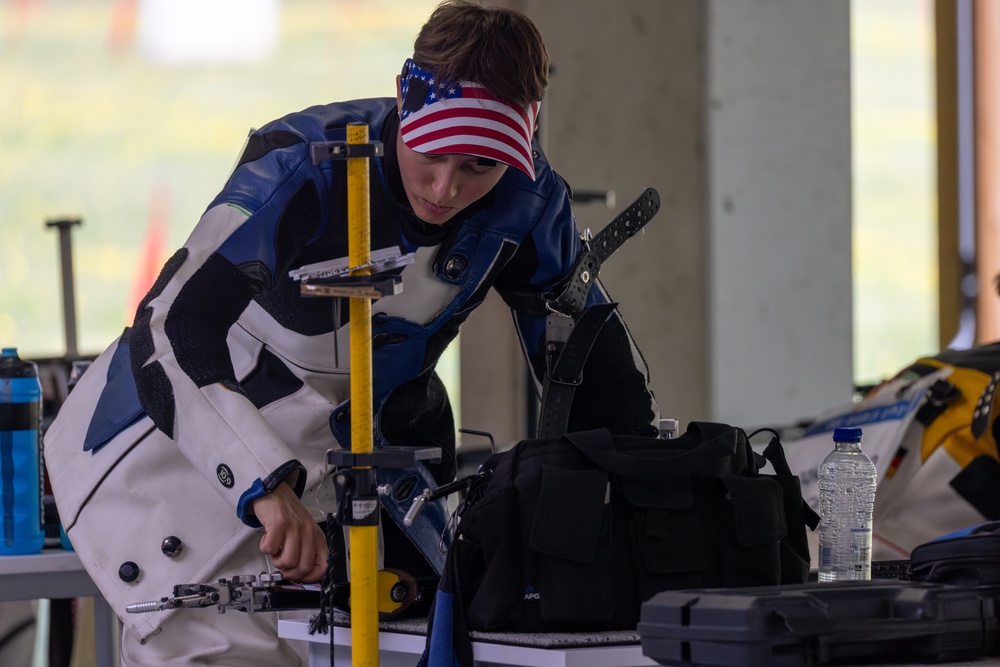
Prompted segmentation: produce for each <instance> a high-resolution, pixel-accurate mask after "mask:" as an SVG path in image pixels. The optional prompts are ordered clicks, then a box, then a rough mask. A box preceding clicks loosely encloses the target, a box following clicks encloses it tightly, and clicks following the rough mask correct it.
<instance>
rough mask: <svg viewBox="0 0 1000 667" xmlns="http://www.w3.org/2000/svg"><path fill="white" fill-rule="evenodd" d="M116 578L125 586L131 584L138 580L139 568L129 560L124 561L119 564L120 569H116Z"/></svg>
mask: <svg viewBox="0 0 1000 667" xmlns="http://www.w3.org/2000/svg"><path fill="white" fill-rule="evenodd" d="M118 578H119V579H121V580H122V581H124V582H125V583H126V584H131V583H132V582H133V581H135V580H136V579H138V578H139V566H138V565H136V564H135V563H133V562H132V561H130V560H128V561H125V562H124V563H122V564H121V567H119V568H118Z"/></svg>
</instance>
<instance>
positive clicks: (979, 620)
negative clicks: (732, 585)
mask: <svg viewBox="0 0 1000 667" xmlns="http://www.w3.org/2000/svg"><path fill="white" fill-rule="evenodd" d="M638 632H639V636H640V640H641V643H642V652H643V654H645V655H646V656H648V657H649V658H651V659H652V660H655V661H656V662H658V663H660V664H662V665H685V666H687V665H691V666H699V667H701V666H704V667H709V666H712V667H715V666H720V667H721V666H728V665H732V666H737V665H739V666H749V665H768V666H774V667H784V666H790V667H793V666H799V665H803V666H813V665H845V664H860V663H869V664H871V663H894V662H945V661H955V660H970V659H974V658H978V657H981V656H984V655H993V654H995V653H996V652H997V649H998V622H997V615H996V612H995V609H994V591H993V590H991V589H983V588H980V589H970V588H963V587H957V586H948V585H942V584H927V583H916V582H903V581H887V582H870V581H858V582H845V583H823V584H820V583H812V584H802V585H794V586H769V587H761V588H742V589H702V590H683V591H667V592H664V593H659V594H657V595H655V596H653V597H652V598H651V599H650V600H649V601H647V602H646V603H644V604H643V606H642V616H641V620H640V623H639V626H638Z"/></svg>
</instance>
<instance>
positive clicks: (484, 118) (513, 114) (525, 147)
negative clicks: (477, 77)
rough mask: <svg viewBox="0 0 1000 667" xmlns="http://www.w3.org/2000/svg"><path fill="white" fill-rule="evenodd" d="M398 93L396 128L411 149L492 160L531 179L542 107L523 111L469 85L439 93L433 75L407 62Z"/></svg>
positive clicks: (451, 86)
mask: <svg viewBox="0 0 1000 667" xmlns="http://www.w3.org/2000/svg"><path fill="white" fill-rule="evenodd" d="M411 88H412V90H411ZM425 91H426V94H422V93H424V92H425ZM400 92H401V93H402V99H403V108H402V110H401V112H400V122H399V129H400V132H401V134H402V138H403V143H404V144H406V146H407V147H408V148H410V150H413V151H416V152H418V153H426V154H431V155H444V154H449V153H461V154H463V155H474V156H476V157H481V158H485V159H487V160H496V161H497V162H502V163H504V164H507V165H510V166H512V167H515V168H517V169H520V170H521V171H523V172H524V173H525V174H527V175H528V177H529V178H530V179H531V180H535V167H534V162H533V160H532V156H531V137H532V135H534V133H535V119H536V118H537V117H538V107H539V105H540V104H541V103H540V102H532V103H531V104H530V105H528V106H526V107H520V106H515V105H510V104H506V103H504V102H502V101H500V100H498V99H497V98H496V97H494V96H493V95H492V94H491V93H490V92H489V91H488V90H486V89H485V88H483V87H482V86H480V85H479V84H477V83H472V82H469V81H462V82H459V83H455V84H451V85H449V86H448V87H447V88H446V89H444V90H439V89H438V88H437V86H436V85H435V82H434V75H433V74H431V73H430V72H429V71H427V70H425V69H422V68H421V67H419V66H418V65H417V64H416V63H414V62H413V60H409V59H408V60H407V61H406V66H405V68H404V74H403V76H402V79H401V82H400ZM421 98H422V99H421Z"/></svg>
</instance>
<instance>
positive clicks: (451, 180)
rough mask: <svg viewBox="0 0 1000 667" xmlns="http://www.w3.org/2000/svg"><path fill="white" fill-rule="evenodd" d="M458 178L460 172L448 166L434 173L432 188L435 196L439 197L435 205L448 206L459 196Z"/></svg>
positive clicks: (443, 166)
mask: <svg viewBox="0 0 1000 667" xmlns="http://www.w3.org/2000/svg"><path fill="white" fill-rule="evenodd" d="M458 176H459V174H458V170H456V169H455V168H454V167H453V166H451V165H447V164H445V165H441V168H440V169H438V170H437V171H436V172H435V173H434V183H433V185H432V186H431V187H432V189H433V191H434V196H435V197H437V201H436V202H434V203H435V204H440V205H444V204H447V203H448V202H449V201H451V200H452V199H453V198H454V197H455V195H457V194H458Z"/></svg>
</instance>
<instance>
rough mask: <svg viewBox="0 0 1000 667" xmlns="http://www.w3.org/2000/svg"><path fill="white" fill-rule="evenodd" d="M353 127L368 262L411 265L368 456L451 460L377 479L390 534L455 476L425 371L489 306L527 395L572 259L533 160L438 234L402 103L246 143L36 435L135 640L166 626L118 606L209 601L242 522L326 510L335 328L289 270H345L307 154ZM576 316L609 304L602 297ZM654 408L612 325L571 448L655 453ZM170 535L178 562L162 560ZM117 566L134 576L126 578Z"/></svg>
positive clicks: (336, 394) (387, 324) (384, 338)
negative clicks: (399, 157)
mask: <svg viewBox="0 0 1000 667" xmlns="http://www.w3.org/2000/svg"><path fill="white" fill-rule="evenodd" d="M349 122H363V123H367V124H368V125H369V127H370V136H371V138H372V139H373V140H381V141H383V142H384V146H385V150H386V155H385V157H383V158H378V159H372V160H370V176H371V201H370V207H371V219H372V230H371V238H372V248H373V249H378V248H385V247H391V246H398V247H399V248H400V249H401V250H402V251H403V252H408V253H409V252H412V253H415V254H414V261H413V263H412V264H409V265H407V266H405V267H404V268H402V269H401V271H402V283H403V290H402V293H400V294H398V295H394V296H389V297H386V298H382V299H379V300H377V301H375V302H374V303H373V307H372V314H373V316H372V355H373V401H374V408H375V444H376V446H381V445H384V444H386V443H390V444H393V445H412V446H421V447H423V446H440V447H442V448H443V449H444V454H445V455H444V459H443V462H442V464H441V465H439V466H437V467H436V468H430V469H428V467H426V466H424V465H422V464H421V465H418V466H416V467H415V468H412V469H397V470H390V469H382V468H380V469H379V470H378V473H379V481H380V482H381V483H385V484H388V485H389V487H390V490H391V493H390V495H389V496H387V497H385V498H383V505H384V506H385V509H386V511H387V512H388V513H389V514H390V515H391V516H392V518H393V519H394V520H395V521H397V522H401V520H402V516H403V515H404V514H405V512H406V511H407V509H408V508H409V506H410V503H411V501H412V499H413V497H414V495H415V494H416V493H419V492H420V491H421V490H422V489H424V488H426V487H427V486H433V485H434V484H435V483H440V482H443V481H447V480H448V479H449V478H450V477H451V476H452V475H453V474H454V464H453V461H454V435H453V434H454V422H453V419H452V416H451V409H450V407H449V404H448V400H447V395H446V392H445V391H444V388H443V385H442V383H441V382H440V380H438V379H437V377H436V375H435V374H434V366H435V363H436V362H437V360H438V358H439V357H440V355H441V353H442V352H443V351H444V349H445V348H446V346H447V345H448V343H449V342H450V341H451V340H452V339H454V337H455V336H456V335H457V334H458V331H459V326H460V325H461V323H462V322H463V321H464V320H465V319H466V318H467V317H468V316H469V314H470V313H471V312H472V311H473V310H474V309H475V308H476V307H477V306H478V305H479V304H480V303H481V302H482V301H483V299H484V298H485V297H486V295H487V293H488V291H489V289H490V288H491V287H492V288H494V289H496V290H497V291H498V292H499V293H500V295H501V296H502V297H503V298H504V299H505V301H506V302H507V303H508V304H509V305H510V306H511V308H512V311H513V317H514V324H515V326H516V328H517V332H518V335H519V337H520V340H521V344H522V347H523V350H524V353H525V356H526V359H527V361H528V363H529V365H530V367H531V369H532V371H533V373H534V374H535V376H536V379H537V380H538V381H539V382H540V381H541V377H542V376H541V373H542V372H543V343H544V329H545V323H544V320H545V315H546V314H547V313H546V311H545V309H544V307H543V305H542V300H541V295H542V294H543V293H544V292H545V291H546V290H548V289H550V288H552V287H553V286H554V285H556V284H557V283H558V282H559V281H560V279H561V278H563V277H564V276H565V275H567V273H568V272H569V271H570V269H571V268H572V267H573V264H574V261H575V260H576V257H577V255H578V254H579V253H580V250H581V242H580V238H579V231H578V229H577V226H576V222H575V220H574V217H573V214H572V212H571V208H570V193H569V191H568V188H567V187H566V185H565V183H564V181H563V180H562V179H561V178H560V177H559V176H558V175H557V174H556V173H555V172H553V171H552V170H551V169H550V168H549V165H548V163H547V162H546V161H545V158H544V157H543V156H542V154H541V151H540V150H538V148H537V146H536V150H535V171H536V174H537V178H536V180H535V181H531V180H530V179H529V178H527V177H526V176H525V175H524V174H523V173H521V172H520V171H519V170H516V169H508V170H507V171H506V173H505V174H504V175H503V177H502V178H501V180H500V182H499V183H498V185H497V186H496V188H495V189H494V190H493V191H491V192H490V193H489V194H488V195H487V196H486V197H484V198H483V199H482V200H480V201H479V202H477V203H475V204H473V205H472V206H470V207H469V208H468V209H466V210H465V211H463V212H461V213H460V214H459V215H458V216H456V219H455V220H452V221H449V222H448V223H447V224H446V225H444V226H443V227H437V228H435V227H432V226H430V225H424V224H423V223H421V222H420V221H419V220H417V219H416V218H415V216H414V215H413V213H412V211H411V210H410V209H409V207H408V206H407V205H406V203H405V202H406V199H405V195H403V194H402V190H401V186H400V184H399V180H398V179H399V177H398V167H397V166H396V163H395V158H394V152H395V133H396V131H397V130H396V128H397V127H398V119H397V116H396V110H395V100H394V99H388V98H387V99H374V100H361V101H355V102H347V103H337V104H330V105H324V106H316V107H311V108H309V109H306V110H304V111H302V112H299V113H294V114H291V115H288V116H286V117H284V118H281V119H279V120H277V121H274V122H272V123H269V124H268V125H266V126H264V127H263V128H261V129H259V130H256V131H254V132H252V133H251V135H250V137H249V139H248V142H247V145H246V147H245V148H244V150H243V153H242V155H241V157H240V159H239V161H238V163H237V166H236V167H235V169H234V171H233V173H232V174H231V176H230V177H229V179H228V182H227V183H226V185H225V187H224V188H223V189H222V191H221V192H220V193H219V195H218V196H217V197H216V198H215V200H214V201H212V202H211V204H210V205H209V206H208V208H207V210H206V211H205V213H204V214H203V216H202V218H201V220H200V221H199V222H198V224H197V225H196V226H195V228H194V230H193V232H192V233H191V235H190V237H189V238H188V240H187V241H186V242H185V244H184V246H183V247H182V248H181V249H180V250H178V251H177V253H176V254H174V255H173V256H172V257H171V258H170V260H169V261H168V262H167V263H166V265H165V266H164V268H163V270H162V272H161V274H160V276H159V278H158V279H157V281H156V283H155V284H154V286H153V287H152V289H151V290H150V292H149V293H148V295H147V296H146V297H145V299H144V300H143V301H142V303H141V304H140V306H139V308H138V311H137V314H136V317H135V321H134V323H133V326H132V327H131V328H130V329H127V330H126V332H125V333H124V334H123V335H122V336H121V337H120V338H119V339H118V340H116V341H115V342H114V343H113V344H112V345H111V346H110V347H109V348H108V349H107V350H106V351H105V352H104V353H103V354H102V355H100V357H99V358H98V359H97V360H96V361H95V362H94V364H93V365H92V366H91V367H90V368H89V369H88V370H87V372H86V373H85V374H84V376H83V378H82V379H81V380H80V382H79V383H78V384H77V386H76V387H75V389H74V390H73V392H72V393H71V394H70V396H69V398H68V400H67V402H66V403H65V404H64V405H63V406H62V408H61V410H60V412H59V414H58V416H57V418H56V419H55V421H54V423H53V425H52V426H51V428H50V429H49V430H48V432H47V434H46V436H45V452H46V462H47V465H48V470H49V474H50V478H51V482H52V487H53V491H54V494H55V497H56V502H57V505H58V508H59V511H60V515H61V517H62V521H63V525H64V526H65V527H66V529H67V534H68V535H69V538H70V540H71V541H72V542H73V544H74V547H75V548H76V550H77V552H78V554H79V556H80V559H81V561H82V562H83V564H84V565H85V567H86V568H87V570H88V572H89V573H90V574H91V576H92V577H93V578H94V580H95V581H96V583H97V585H98V586H99V587H100V589H101V591H102V592H103V593H104V595H105V597H106V598H107V599H108V601H109V602H110V604H111V605H112V607H113V608H114V609H115V611H116V612H117V613H118V614H119V616H120V617H121V618H122V621H123V622H124V623H125V624H126V625H127V626H128V628H129V629H130V630H131V631H133V632H135V633H136V634H137V635H138V636H139V637H140V639H142V638H145V637H149V636H151V635H152V634H154V633H155V632H156V628H157V627H158V626H159V625H160V624H161V623H162V621H163V619H164V618H166V617H167V615H169V614H172V613H176V610H174V611H163V612H156V613H152V614H143V615H135V614H125V613H124V607H125V605H127V604H130V603H134V602H140V601H145V600H156V599H159V598H161V597H163V596H165V595H168V594H169V592H170V591H171V589H172V587H173V585H175V584H179V583H192V582H205V581H209V580H208V579H206V578H207V577H210V576H211V575H212V573H213V572H216V571H217V570H218V569H219V567H220V566H222V565H223V564H224V563H225V561H226V559H227V558H228V557H229V555H230V554H231V553H232V552H233V551H234V550H235V549H236V548H237V546H239V545H240V544H242V543H244V541H245V540H247V539H251V538H253V539H257V538H259V535H255V533H257V529H258V528H259V523H258V522H257V520H256V518H255V517H254V516H253V513H252V502H253V500H255V499H256V498H258V497H260V496H262V495H264V494H266V493H268V492H269V491H271V490H272V489H273V488H274V487H275V485H277V484H279V483H281V482H282V481H287V482H289V483H290V484H291V485H292V486H293V488H294V489H295V490H296V492H297V493H299V494H300V497H301V498H302V499H303V501H304V502H305V503H306V504H307V507H309V508H310V509H311V510H312V511H313V514H314V516H315V517H316V519H317V520H320V519H321V518H322V517H323V516H324V513H325V512H327V511H331V510H332V508H333V507H334V499H333V498H332V497H330V496H331V493H332V492H330V491H329V490H328V488H327V487H328V486H329V484H321V481H322V477H323V473H324V469H325V468H326V451H327V450H328V449H331V448H336V447H344V448H348V447H350V439H351V435H350V433H351V431H350V424H351V417H350V400H349V398H350V384H349V372H350V369H349V367H348V366H349V360H350V355H349V352H348V332H349V326H348V310H349V309H348V308H347V305H346V300H342V301H343V307H341V308H339V309H338V308H335V300H334V299H331V298H308V297H304V296H302V295H301V294H300V292H299V287H300V286H299V283H298V282H296V281H295V280H293V279H292V278H291V277H290V276H289V271H290V270H293V269H297V268H299V267H301V266H303V265H307V264H311V263H315V262H319V261H323V260H332V259H336V258H342V257H346V256H347V254H348V248H347V243H348V241H347V236H348V235H347V216H346V205H347V196H346V167H345V165H344V162H343V161H336V160H330V161H325V162H320V163H319V164H314V163H313V160H312V159H311V158H310V144H312V143H314V142H330V141H343V140H344V139H345V125H346V124H347V123H349ZM589 299H590V301H591V302H592V303H600V302H606V301H607V295H606V294H605V292H604V291H603V288H602V287H600V286H598V287H597V288H595V289H593V290H592V291H591V293H590V297H589ZM338 311H339V312H338ZM335 351H336V353H335ZM539 386H540V385H539ZM646 387H647V374H646V368H645V364H644V362H643V361H642V359H641V357H640V355H639V354H638V350H637V349H636V347H635V346H634V344H633V342H632V340H631V337H630V335H629V334H628V332H627V330H626V328H625V326H624V324H623V323H622V321H621V319H620V318H619V317H618V316H617V314H615V315H614V316H613V317H612V319H611V320H610V321H609V323H608V324H607V325H605V327H604V329H603V330H602V333H601V335H600V337H599V338H598V340H597V342H596V343H595V346H594V349H593V351H592V354H591V358H590V361H589V362H588V366H587V367H586V370H585V372H584V381H583V384H582V385H581V386H580V387H579V389H578V390H577V393H576V396H575V399H574V404H573V409H572V411H571V417H570V427H571V429H584V428H596V427H598V426H606V427H609V428H611V429H612V430H616V431H625V432H641V433H647V434H649V433H655V430H652V429H653V427H652V423H653V422H654V419H655V412H656V407H655V404H654V402H653V399H652V396H651V395H650V393H649V392H648V390H647V388H646ZM435 477H436V479H435ZM421 517H422V518H421V520H420V521H418V522H417V525H415V526H413V527H409V528H407V529H406V531H407V533H408V535H409V536H410V537H411V539H412V540H413V542H414V544H416V545H417V546H418V548H420V549H421V551H422V553H423V554H424V556H425V557H426V558H427V559H428V561H429V562H431V563H432V564H434V565H435V567H437V568H438V570H439V571H440V567H441V565H443V555H442V554H441V553H440V551H439V550H438V549H437V545H438V538H439V535H440V533H441V531H442V530H443V528H444V521H445V519H446V517H445V516H444V513H443V505H441V506H440V507H438V508H437V510H433V508H432V510H430V511H428V510H425V511H424V512H422V513H421ZM170 536H173V537H176V538H178V539H179V541H180V542H181V544H182V545H183V548H182V549H181V550H180V551H179V552H178V553H173V554H168V553H166V552H165V550H164V549H163V548H162V545H163V540H164V539H165V538H167V537H170ZM126 563H134V564H135V565H136V566H137V568H138V572H139V576H138V577H136V578H133V579H131V580H129V576H126V575H127V573H124V572H122V571H120V566H122V565H123V564H126ZM188 613H190V612H188Z"/></svg>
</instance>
